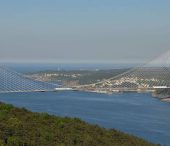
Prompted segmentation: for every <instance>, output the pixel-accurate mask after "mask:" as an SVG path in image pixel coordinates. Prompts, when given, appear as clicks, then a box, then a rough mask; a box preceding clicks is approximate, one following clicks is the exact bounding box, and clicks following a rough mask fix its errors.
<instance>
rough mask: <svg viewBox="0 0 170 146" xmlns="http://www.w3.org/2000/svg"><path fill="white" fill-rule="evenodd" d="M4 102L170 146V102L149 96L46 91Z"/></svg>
mask: <svg viewBox="0 0 170 146" xmlns="http://www.w3.org/2000/svg"><path fill="white" fill-rule="evenodd" d="M0 101H3V102H6V103H11V104H14V105H16V106H18V107H26V108H28V109H30V110H32V111H36V112H48V113H50V114H53V115H58V116H69V117H79V118H81V119H83V120H85V121H87V122H89V123H92V124H99V125H100V126H103V127H106V128H115V129H119V130H121V131H124V132H126V133H130V134H134V135H137V136H140V137H143V138H145V139H147V140H149V141H151V142H154V143H161V144H166V145H167V146H170V103H166V102H161V101H160V100H158V99H156V98H153V97H152V96H151V95H150V94H149V93H116V94H112V95H106V94H96V93H87V92H72V91H67V92H48V93H47V92H42V93H22V94H21V93H20V94H19V93H10V94H0Z"/></svg>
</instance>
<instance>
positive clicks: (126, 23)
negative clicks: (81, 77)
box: [0, 0, 170, 63]
mask: <svg viewBox="0 0 170 146" xmlns="http://www.w3.org/2000/svg"><path fill="white" fill-rule="evenodd" d="M168 50H170V1H169V0H15V1H14V0H0V61H11V62H14V61H22V62H24V61H25V62H27V61H28V62H31V61H37V62H43V61H44V62H50V61H51V62H113V63H115V62H125V63H128V62H143V61H145V60H148V59H150V58H152V57H155V56H157V55H159V54H160V53H163V52H165V51H168Z"/></svg>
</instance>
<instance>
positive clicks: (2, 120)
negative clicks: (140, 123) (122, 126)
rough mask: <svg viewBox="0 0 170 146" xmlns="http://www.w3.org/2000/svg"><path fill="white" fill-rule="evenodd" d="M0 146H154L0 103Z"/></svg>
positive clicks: (96, 127)
mask: <svg viewBox="0 0 170 146" xmlns="http://www.w3.org/2000/svg"><path fill="white" fill-rule="evenodd" d="M0 146H155V145H154V144H151V143H148V142H146V141H145V140H143V139H140V138H137V137H135V136H131V135H128V134H124V133H122V132H119V131H116V130H107V129H104V128H100V127H99V126H97V125H90V124H88V123H86V122H83V121H81V120H80V119H77V118H68V117H65V118H61V117H57V116H52V115H48V114H46V113H33V112H30V111H28V110H26V109H24V108H23V109H19V108H16V107H13V106H12V105H8V104H3V103H0Z"/></svg>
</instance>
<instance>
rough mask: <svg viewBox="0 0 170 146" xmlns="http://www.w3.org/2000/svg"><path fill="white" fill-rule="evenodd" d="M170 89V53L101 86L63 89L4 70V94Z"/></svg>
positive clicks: (0, 85)
mask: <svg viewBox="0 0 170 146" xmlns="http://www.w3.org/2000/svg"><path fill="white" fill-rule="evenodd" d="M165 88H166V89H170V51H168V52H166V53H164V54H162V55H160V56H159V57H157V58H155V59H153V60H151V61H149V62H147V63H145V64H144V65H142V66H140V67H135V68H132V69H129V70H128V71H126V72H124V73H122V74H119V75H117V76H113V77H112V78H110V79H107V80H102V81H100V82H97V83H93V84H87V85H81V86H75V87H72V88H62V87H60V86H59V85H57V84H52V83H49V82H44V81H40V80H35V79H32V78H30V77H28V76H25V75H24V74H21V73H18V72H16V71H14V70H11V69H9V68H7V67H5V66H2V65H1V66H0V93H10V92H47V91H56V90H59V91H61V90H72V89H75V90H88V91H95V90H101V91H102V90H109V91H116V90H119V91H131V90H135V91H136V90H154V89H165Z"/></svg>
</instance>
